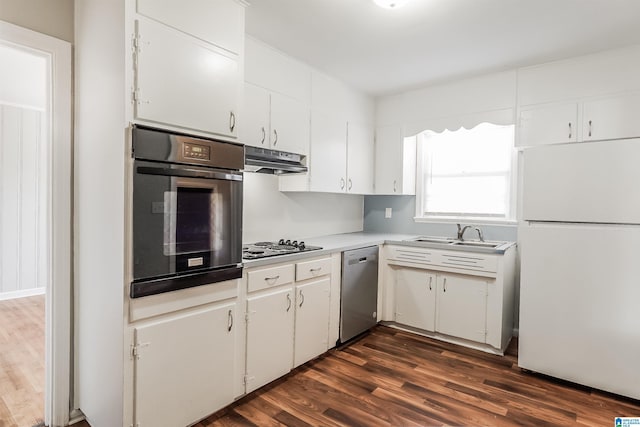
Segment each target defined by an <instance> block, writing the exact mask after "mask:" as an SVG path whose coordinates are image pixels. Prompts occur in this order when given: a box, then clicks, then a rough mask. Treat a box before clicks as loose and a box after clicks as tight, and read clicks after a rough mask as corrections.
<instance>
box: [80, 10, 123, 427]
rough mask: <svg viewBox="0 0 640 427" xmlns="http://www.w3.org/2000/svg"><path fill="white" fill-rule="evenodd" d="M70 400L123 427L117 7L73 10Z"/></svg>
mask: <svg viewBox="0 0 640 427" xmlns="http://www.w3.org/2000/svg"><path fill="white" fill-rule="evenodd" d="M75 16H76V17H77V19H76V28H75V33H76V34H77V36H78V37H76V48H75V135H74V136H75V147H74V148H75V236H76V239H75V253H74V254H75V267H76V272H75V282H74V285H75V303H76V309H75V310H76V316H75V328H76V340H77V341H76V343H77V355H76V357H77V360H76V361H75V362H76V367H77V372H76V379H77V389H76V398H77V403H78V404H79V407H80V409H81V410H82V411H83V412H84V413H85V415H86V416H87V420H88V421H89V424H91V425H92V426H94V427H102V426H105V427H107V426H120V425H123V413H124V410H123V369H124V368H123V366H124V360H123V358H124V357H123V355H124V339H123V330H124V298H125V290H124V279H125V273H124V264H125V225H124V216H125V198H126V192H125V168H124V166H125V159H126V154H125V152H126V149H125V147H126V139H125V135H126V127H127V123H126V122H125V106H126V105H127V102H126V100H125V52H127V50H126V48H125V46H126V44H125V43H126V42H125V34H126V33H125V31H124V22H125V2H122V1H104V0H81V1H77V2H75Z"/></svg>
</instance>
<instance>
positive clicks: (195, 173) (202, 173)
mask: <svg viewBox="0 0 640 427" xmlns="http://www.w3.org/2000/svg"><path fill="white" fill-rule="evenodd" d="M136 171H137V172H138V173H141V174H145V175H163V176H180V177H185V178H208V179H222V180H225V181H242V174H240V173H229V172H216V171H208V170H202V169H191V168H180V169H172V168H158V167H153V166H138V167H137V168H136Z"/></svg>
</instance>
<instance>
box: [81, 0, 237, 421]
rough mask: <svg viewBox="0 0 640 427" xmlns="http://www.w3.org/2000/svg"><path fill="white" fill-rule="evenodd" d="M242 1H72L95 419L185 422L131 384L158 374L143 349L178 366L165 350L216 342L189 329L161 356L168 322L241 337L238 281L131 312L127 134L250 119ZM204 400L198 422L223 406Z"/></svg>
mask: <svg viewBox="0 0 640 427" xmlns="http://www.w3.org/2000/svg"><path fill="white" fill-rule="evenodd" d="M245 6H246V3H245V2H243V1H242V0H188V1H186V2H185V1H177V0H109V1H104V0H83V1H80V2H75V5H74V8H75V10H74V14H75V76H74V79H75V120H74V135H75V142H74V158H75V169H74V173H75V179H74V182H75V184H74V186H75V188H74V189H73V191H74V194H75V204H74V218H75V219H74V227H75V231H74V234H75V236H76V237H75V248H74V252H75V254H76V255H75V265H74V269H75V281H74V287H75V291H74V292H75V296H74V299H75V301H74V303H75V312H74V314H75V316H74V321H75V331H76V346H75V348H76V356H75V362H74V363H75V366H74V370H75V374H74V378H75V380H74V381H75V384H74V385H73V386H74V387H73V388H74V391H75V393H74V401H73V402H72V406H73V408H79V409H81V410H82V412H83V413H84V414H85V415H86V417H87V420H88V421H89V423H90V424H91V425H92V426H94V427H100V426H116V425H140V426H141V427H144V425H149V423H148V422H145V421H144V420H145V419H146V420H160V421H150V422H151V423H154V424H155V425H161V424H162V423H170V422H171V420H173V421H174V422H179V423H182V422H187V421H188V420H187V419H186V418H184V419H180V420H177V419H174V418H172V416H173V415H171V414H167V417H163V411H167V410H170V408H169V409H167V408H164V407H163V405H162V404H161V403H160V404H158V405H157V407H156V408H155V409H154V411H155V413H153V414H151V413H149V414H150V415H149V414H148V415H149V416H148V417H147V415H144V414H145V413H146V412H144V411H146V410H147V409H150V408H147V409H144V408H143V407H142V406H140V402H137V400H136V399H137V397H139V396H135V390H134V389H135V388H134V383H135V384H137V385H138V386H139V387H138V388H139V389H140V390H147V391H149V390H153V389H154V386H153V384H155V380H154V379H153V378H150V377H145V376H144V372H145V369H146V367H148V366H151V365H140V366H139V369H137V370H136V365H135V363H134V359H135V358H136V357H137V355H140V357H141V360H144V361H145V362H146V363H156V362H157V363H161V364H163V366H165V364H167V363H168V365H166V366H169V367H170V366H171V364H172V363H173V362H175V360H167V358H168V357H169V358H170V357H174V356H175V357H176V358H182V357H185V355H186V356H188V357H191V356H190V355H191V354H192V353H191V352H188V351H186V348H188V346H189V345H190V344H197V346H199V347H198V348H201V349H202V351H203V352H205V353H206V352H210V351H211V350H212V349H213V347H211V346H210V344H208V343H207V342H206V341H201V340H199V339H198V337H197V336H196V335H193V336H191V337H189V336H182V337H181V340H183V341H184V340H187V342H181V343H180V349H178V348H176V349H175V350H176V351H173V352H171V353H162V354H161V353H159V352H157V351H159V350H158V349H160V348H161V347H162V346H163V345H168V344H167V342H166V341H162V336H163V334H162V333H161V332H162V331H163V330H172V329H175V328H183V326H184V325H188V324H189V323H190V322H192V321H197V322H198V323H201V322H202V321H210V323H212V324H213V325H220V332H219V335H220V336H221V337H225V339H229V340H235V341H237V340H238V337H236V336H235V335H233V334H235V332H234V331H235V330H236V329H235V328H231V330H229V326H228V325H232V320H231V319H232V318H233V317H236V316H237V315H236V314H235V310H236V309H235V306H234V304H235V297H237V289H238V287H239V286H235V287H234V284H231V285H230V286H231V288H233V289H229V291H228V293H227V294H225V295H223V296H222V297H221V300H220V301H211V302H209V303H208V304H205V305H203V306H202V307H201V309H199V310H200V311H194V309H190V310H189V309H188V308H187V307H186V306H185V307H182V306H179V305H178V306H173V308H171V310H169V311H166V312H162V310H160V309H159V308H158V306H154V305H153V304H152V301H151V300H147V301H145V302H144V303H145V304H147V305H148V306H149V307H145V310H147V309H148V310H151V312H153V313H154V316H153V319H152V320H143V321H140V320H133V319H132V317H131V316H132V314H131V313H133V311H132V310H133V309H132V308H131V307H130V305H131V304H130V301H129V299H128V287H129V282H130V272H129V266H128V263H129V258H130V256H129V245H130V238H129V232H130V226H129V220H128V218H129V214H128V204H129V200H130V197H131V189H130V184H129V181H128V175H129V173H130V172H129V165H130V158H131V151H130V150H131V147H130V138H129V136H128V135H129V128H130V125H131V124H133V123H138V124H144V125H149V126H156V127H162V128H165V129H169V130H175V131H178V132H185V133H191V134H196V135H203V136H209V137H214V138H218V139H222V140H227V141H237V139H238V135H237V132H238V124H239V123H240V121H241V120H242V118H241V117H240V115H239V113H238V109H239V106H240V105H241V99H242V97H241V95H242V87H243V75H244V71H243V70H244V59H243V58H244V13H245ZM148 298H151V297H148ZM140 300H145V298H140ZM154 301H155V300H154ZM185 310H186V311H185ZM171 311H173V312H172V313H170V312H171ZM136 322H137V323H136ZM141 322H142V323H141ZM134 332H135V333H134ZM214 333H218V332H215V331H214ZM229 334H231V335H229ZM134 335H137V341H135V342H136V343H137V344H136V345H134V344H133V343H134V337H133V336H134ZM151 340H155V341H156V347H155V350H154V346H153V345H151V346H149V347H146V346H145V344H146V343H147V342H150V341H151ZM189 340H192V341H189ZM230 342H231V341H230ZM138 345H139V346H138ZM158 346H159V347H158ZM136 347H137V348H136ZM183 350H184V351H183ZM145 352H146V356H145ZM152 354H153V355H157V357H159V358H155V359H154V357H156V356H153V357H152V356H151V355H152ZM160 356H161V357H160ZM145 357H146V359H145ZM194 357H195V356H194ZM234 358H235V355H234V354H231V355H228V354H227V355H224V357H221V358H220V361H221V363H223V364H229V365H230V366H229V367H228V368H229V369H228V372H231V371H234V370H235V368H234V367H233V366H231V365H232V362H233V359H234ZM216 369H222V367H218V368H216ZM134 378H135V381H134ZM158 380H159V379H158ZM162 380H163V381H168V380H169V379H168V378H163V379H162ZM174 385H175V386H178V387H180V384H179V383H175V384H174ZM230 395H231V392H230ZM136 402H137V403H136ZM156 403H158V402H156ZM196 403H197V404H194V405H193V408H192V409H193V411H191V412H190V413H189V414H183V415H184V416H187V415H188V416H190V418H189V420H190V421H189V422H192V421H196V420H197V419H196V418H197V417H198V416H200V415H202V416H204V415H207V414H206V413H204V412H206V411H209V412H212V411H214V410H215V409H216V408H214V407H213V406H216V405H218V406H219V405H220V404H222V402H217V403H216V402H209V403H206V402H205V403H203V402H199V403H198V402H196ZM225 404H226V403H225ZM136 405H137V406H136ZM211 405H213V406H211ZM135 408H137V410H138V411H139V412H140V414H138V415H140V416H139V417H138V418H139V419H138V418H136V414H135V410H136V409H135ZM143 415H144V416H143ZM174 415H175V414H174ZM149 417H150V418H149ZM158 422H159V423H160V424H158Z"/></svg>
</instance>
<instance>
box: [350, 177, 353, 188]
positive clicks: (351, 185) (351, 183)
mask: <svg viewBox="0 0 640 427" xmlns="http://www.w3.org/2000/svg"><path fill="white" fill-rule="evenodd" d="M351 187H353V182H351V178H349V190H351Z"/></svg>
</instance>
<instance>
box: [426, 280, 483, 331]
mask: <svg viewBox="0 0 640 427" xmlns="http://www.w3.org/2000/svg"><path fill="white" fill-rule="evenodd" d="M487 290H488V284H487V281H486V280H484V279H482V278H477V277H469V276H454V275H438V296H437V299H438V304H437V309H436V331H438V332H441V333H443V334H447V335H451V336H454V337H458V338H464V339H467V340H471V341H476V342H481V343H484V342H485V337H486V324H487V322H486V319H487Z"/></svg>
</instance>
